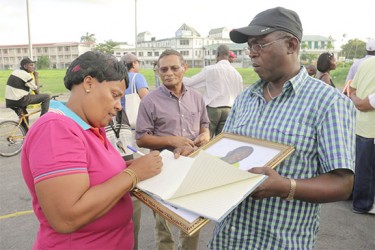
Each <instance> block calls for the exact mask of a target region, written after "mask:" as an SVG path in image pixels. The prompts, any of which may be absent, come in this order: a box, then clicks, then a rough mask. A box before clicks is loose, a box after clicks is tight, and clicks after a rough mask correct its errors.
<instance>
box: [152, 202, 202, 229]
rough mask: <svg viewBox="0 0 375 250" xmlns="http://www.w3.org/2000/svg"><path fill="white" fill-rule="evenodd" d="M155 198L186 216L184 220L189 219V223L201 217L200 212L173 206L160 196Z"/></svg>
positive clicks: (175, 211) (183, 216) (173, 210)
mask: <svg viewBox="0 0 375 250" xmlns="http://www.w3.org/2000/svg"><path fill="white" fill-rule="evenodd" d="M154 199H155V200H156V201H158V202H160V203H161V204H162V205H163V206H165V207H167V208H168V209H169V210H171V211H172V212H174V213H175V214H178V215H179V216H181V217H182V218H184V220H186V221H188V222H189V223H192V222H194V221H195V220H196V219H198V218H199V217H201V216H200V215H199V214H196V213H193V212H190V211H188V210H185V209H183V208H179V207H175V206H172V205H171V204H169V203H167V202H165V201H162V200H160V199H158V198H155V197H154Z"/></svg>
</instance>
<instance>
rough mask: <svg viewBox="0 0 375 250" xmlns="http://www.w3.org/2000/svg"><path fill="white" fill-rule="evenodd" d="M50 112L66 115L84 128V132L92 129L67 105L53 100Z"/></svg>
mask: <svg viewBox="0 0 375 250" xmlns="http://www.w3.org/2000/svg"><path fill="white" fill-rule="evenodd" d="M49 111H50V112H54V113H57V114H61V115H65V116H67V117H69V118H71V119H72V120H73V121H75V122H76V123H77V124H78V125H79V126H81V127H82V129H84V130H88V129H90V128H91V126H90V125H88V124H87V123H86V122H85V121H83V120H82V119H81V117H79V116H78V115H77V114H76V113H74V112H73V111H72V110H70V109H69V108H68V107H67V106H66V105H65V103H63V102H59V101H55V100H51V101H50V104H49Z"/></svg>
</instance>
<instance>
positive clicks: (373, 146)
mask: <svg viewBox="0 0 375 250" xmlns="http://www.w3.org/2000/svg"><path fill="white" fill-rule="evenodd" d="M374 93H375V57H372V58H370V59H367V60H365V61H364V62H362V63H361V65H359V67H358V71H357V73H356V74H355V76H354V80H353V82H352V84H351V86H350V98H351V99H352V100H353V102H354V104H355V105H356V107H357V109H358V110H357V116H356V162H355V180H354V190H353V209H352V210H353V212H355V213H363V214H365V213H371V214H375V205H374V196H375V109H374V107H373V106H372V105H371V101H372V103H374V100H373V99H374V97H373V96H374ZM363 99H364V100H365V103H367V105H363V104H362V105H360V104H361V101H362V100H363ZM362 102H363V101H362Z"/></svg>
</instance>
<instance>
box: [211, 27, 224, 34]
mask: <svg viewBox="0 0 375 250" xmlns="http://www.w3.org/2000/svg"><path fill="white" fill-rule="evenodd" d="M226 30H228V28H227V27H222V28H216V29H211V30H210V31H209V32H208V34H209V35H212V34H217V33H221V32H223V31H226Z"/></svg>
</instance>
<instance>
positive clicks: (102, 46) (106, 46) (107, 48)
mask: <svg viewBox="0 0 375 250" xmlns="http://www.w3.org/2000/svg"><path fill="white" fill-rule="evenodd" d="M119 44H120V43H119V42H115V41H112V40H108V41H104V43H99V44H98V45H96V47H95V50H97V51H101V52H103V53H106V54H113V53H114V47H116V46H117V45H119Z"/></svg>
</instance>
